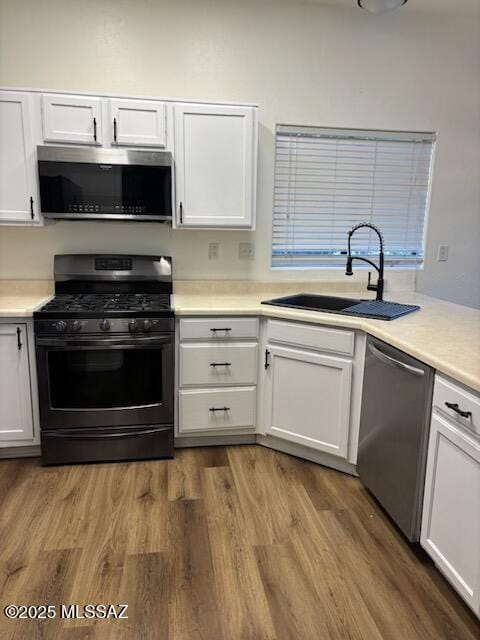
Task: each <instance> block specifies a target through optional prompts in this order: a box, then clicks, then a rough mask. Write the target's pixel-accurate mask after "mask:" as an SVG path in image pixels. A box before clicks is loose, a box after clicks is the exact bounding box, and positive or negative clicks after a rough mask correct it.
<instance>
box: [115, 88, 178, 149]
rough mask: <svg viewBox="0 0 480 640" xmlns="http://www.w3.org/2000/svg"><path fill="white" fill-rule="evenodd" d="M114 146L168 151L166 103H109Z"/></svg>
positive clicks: (125, 101) (121, 101)
mask: <svg viewBox="0 0 480 640" xmlns="http://www.w3.org/2000/svg"><path fill="white" fill-rule="evenodd" d="M108 102H109V114H110V125H111V142H112V144H113V145H118V146H135V147H164V146H165V144H166V133H165V132H166V119H165V111H166V109H165V103H164V102H155V101H154V100H118V99H114V98H111V99H109V101H108Z"/></svg>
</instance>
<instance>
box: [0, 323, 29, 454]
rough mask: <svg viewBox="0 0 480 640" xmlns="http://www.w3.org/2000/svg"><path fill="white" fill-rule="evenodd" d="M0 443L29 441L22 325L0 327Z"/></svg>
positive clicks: (26, 366) (26, 359) (24, 336)
mask: <svg viewBox="0 0 480 640" xmlns="http://www.w3.org/2000/svg"><path fill="white" fill-rule="evenodd" d="M0 407H1V411H0V442H1V441H11V440H15V441H16V440H31V439H32V438H33V415H32V397H31V390H30V370H29V363H28V344H27V331H26V325H24V324H0Z"/></svg>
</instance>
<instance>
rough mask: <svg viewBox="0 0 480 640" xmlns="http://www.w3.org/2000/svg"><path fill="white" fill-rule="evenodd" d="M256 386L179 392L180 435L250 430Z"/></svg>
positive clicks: (253, 413) (253, 418) (253, 419)
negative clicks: (227, 430)
mask: <svg viewBox="0 0 480 640" xmlns="http://www.w3.org/2000/svg"><path fill="white" fill-rule="evenodd" d="M255 403H256V389H255V387H247V388H243V387H242V388H238V389H210V390H205V389H182V390H181V391H180V400H179V425H180V429H179V431H180V433H194V432H197V431H218V430H224V429H241V428H247V429H251V428H252V425H253V424H255Z"/></svg>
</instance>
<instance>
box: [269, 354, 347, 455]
mask: <svg viewBox="0 0 480 640" xmlns="http://www.w3.org/2000/svg"><path fill="white" fill-rule="evenodd" d="M265 356H266V361H265V366H266V367H267V368H266V376H265V390H264V402H265V431H266V433H267V434H270V435H273V436H277V437H279V438H282V439H284V440H289V441H291V442H295V443H297V444H302V445H304V446H306V447H309V448H311V449H317V450H319V451H324V452H326V453H330V454H333V455H335V456H340V457H342V458H346V457H347V449H348V436H349V425H350V392H351V381H352V362H351V361H350V360H347V359H345V358H340V357H337V356H332V355H324V354H322V353H318V352H315V351H309V350H304V349H295V348H292V347H284V346H279V345H271V344H269V345H268V346H267V352H266V354H265Z"/></svg>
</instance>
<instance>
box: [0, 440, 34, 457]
mask: <svg viewBox="0 0 480 640" xmlns="http://www.w3.org/2000/svg"><path fill="white" fill-rule="evenodd" d="M41 455H42V452H41V450H40V445H39V444H35V445H30V446H27V447H2V448H1V449H0V459H3V458H36V457H40V456H41Z"/></svg>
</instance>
